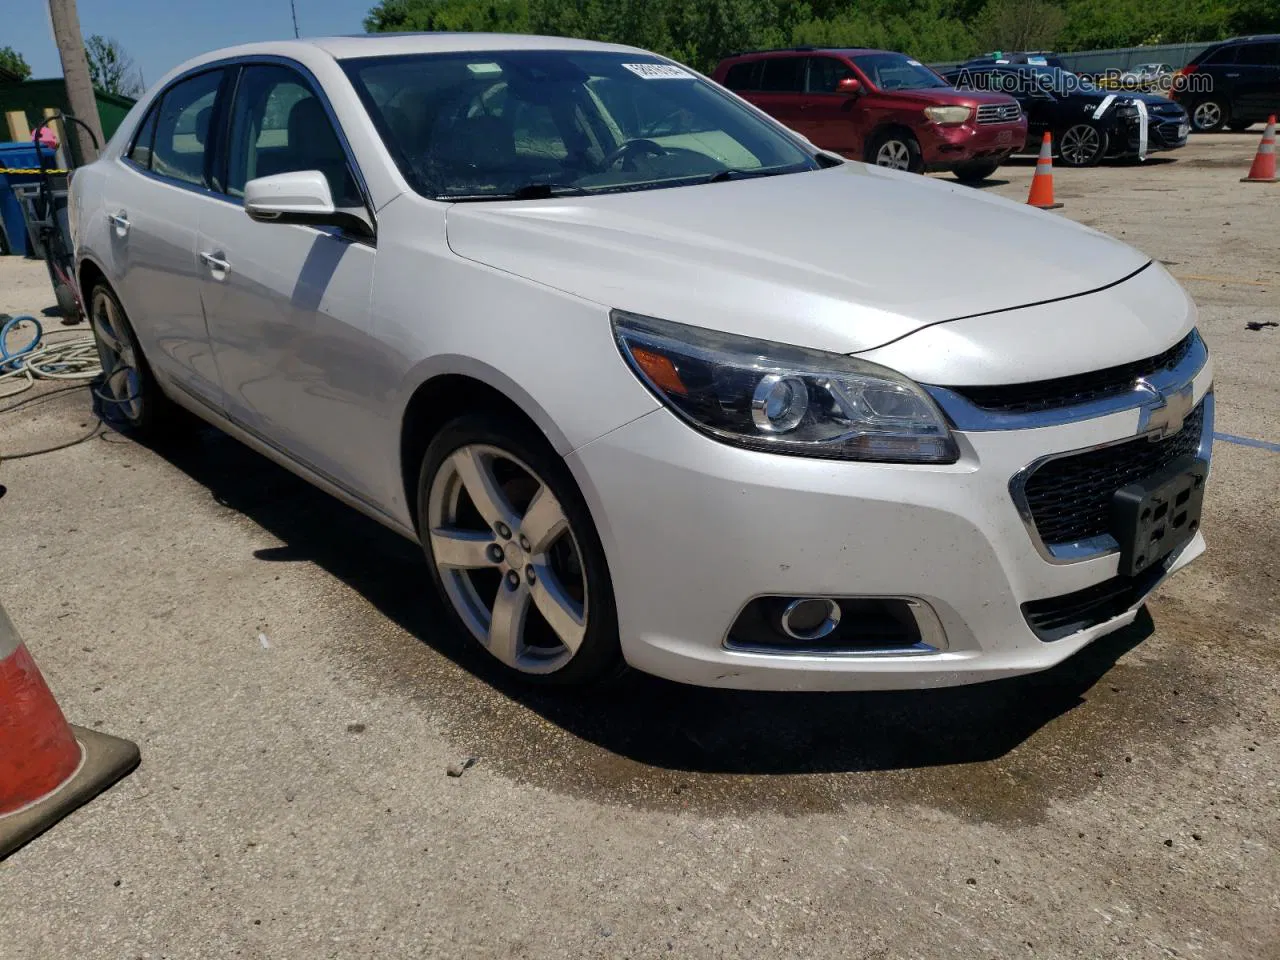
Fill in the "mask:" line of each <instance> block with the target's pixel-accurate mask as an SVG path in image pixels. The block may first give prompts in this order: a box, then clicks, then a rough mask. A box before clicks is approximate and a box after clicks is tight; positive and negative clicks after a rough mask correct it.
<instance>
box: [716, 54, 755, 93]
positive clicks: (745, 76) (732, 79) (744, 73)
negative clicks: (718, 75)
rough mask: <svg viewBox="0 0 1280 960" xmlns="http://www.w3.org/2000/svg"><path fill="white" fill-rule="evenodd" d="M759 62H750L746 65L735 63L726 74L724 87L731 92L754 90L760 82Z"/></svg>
mask: <svg viewBox="0 0 1280 960" xmlns="http://www.w3.org/2000/svg"><path fill="white" fill-rule="evenodd" d="M759 66H760V61H759V60H750V61H747V62H746V63H735V64H734V65H733V66H732V67H730V68H729V72H728V73H727V74H725V77H724V85H725V86H726V87H728V88H729V89H730V90H754V89H756V84H757V83H758V82H759V77H760V71H759V70H758V69H757V68H758V67H759Z"/></svg>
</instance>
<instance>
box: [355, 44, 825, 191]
mask: <svg viewBox="0 0 1280 960" xmlns="http://www.w3.org/2000/svg"><path fill="white" fill-rule="evenodd" d="M342 66H343V68H344V70H345V71H346V73H347V75H348V76H349V77H350V78H351V81H352V83H353V84H354V85H355V88H356V91H357V92H358V93H359V94H360V97H361V99H362V100H363V101H364V104H365V107H366V108H367V109H368V111H369V113H370V115H371V116H372V117H373V120H374V123H375V124H376V126H377V127H378V130H379V132H380V133H381V135H382V138H383V140H384V141H385V142H386V144H387V147H388V148H389V149H390V151H391V154H392V156H394V157H395V159H396V162H397V164H399V166H400V169H401V171H402V172H403V173H404V175H405V178H406V179H407V180H408V181H409V183H410V185H411V186H412V187H413V188H414V189H415V190H416V191H418V192H419V193H422V194H424V195H426V196H429V197H434V198H437V199H441V200H490V199H531V198H536V197H547V196H553V195H557V194H561V193H598V192H599V193H602V192H613V191H619V190H638V189H649V188H655V187H668V186H680V185H684V184H689V183H697V182H706V181H708V180H711V179H712V178H716V179H729V178H731V177H735V176H764V175H772V174H780V173H794V172H800V171H804V170H815V169H818V167H819V164H818V163H817V162H816V161H815V160H814V158H813V157H812V156H811V155H810V153H808V152H806V151H805V150H804V149H803V148H802V146H801V144H800V142H799V141H797V140H793V139H791V138H790V137H788V136H787V135H786V134H785V133H784V132H783V131H781V130H779V129H778V128H776V127H774V126H773V125H772V124H770V123H769V122H767V121H766V120H763V119H761V118H760V117H758V116H756V115H755V114H754V113H753V112H752V111H751V110H750V109H749V108H747V107H746V106H745V105H743V104H741V103H739V102H738V101H737V100H736V99H735V98H734V97H733V96H732V95H731V94H728V93H726V92H725V91H723V90H721V89H720V88H719V87H717V86H716V85H714V84H711V83H708V82H706V81H705V80H702V79H701V78H699V77H697V76H695V75H694V74H692V73H690V72H688V71H687V70H685V69H684V68H682V67H678V66H676V65H674V64H672V63H669V62H668V61H665V60H662V59H660V58H658V57H655V56H653V55H651V54H637V53H612V52H563V51H555V50H518V51H514V50H513V51H480V52H468V53H458V54H420V55H413V56H405V57H370V58H366V59H359V60H346V61H343V64H342Z"/></svg>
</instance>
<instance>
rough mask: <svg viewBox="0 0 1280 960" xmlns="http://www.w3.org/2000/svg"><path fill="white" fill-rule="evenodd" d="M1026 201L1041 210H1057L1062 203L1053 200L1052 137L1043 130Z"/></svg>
mask: <svg viewBox="0 0 1280 960" xmlns="http://www.w3.org/2000/svg"><path fill="white" fill-rule="evenodd" d="M1027 203H1029V204H1030V205H1031V206H1033V207H1039V208H1040V209H1041V210H1057V209H1058V208H1059V207H1060V206H1062V204H1060V203H1054V202H1053V137H1051V136H1049V131H1048V130H1046V131H1045V132H1044V139H1043V140H1041V141H1040V158H1039V159H1038V160H1036V173H1035V176H1034V177H1032V178H1031V192H1030V193H1028V194H1027Z"/></svg>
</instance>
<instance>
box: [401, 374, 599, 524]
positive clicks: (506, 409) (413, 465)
mask: <svg viewBox="0 0 1280 960" xmlns="http://www.w3.org/2000/svg"><path fill="white" fill-rule="evenodd" d="M406 383H407V384H412V386H410V387H407V388H406V390H405V400H404V403H403V404H402V405H401V410H402V411H403V412H402V414H401V416H400V437H399V452H400V482H401V488H402V492H403V495H404V498H405V500H404V502H405V507H406V509H407V510H408V513H409V517H410V521H411V523H412V525H413V528H414V529H415V530H416V529H417V524H418V471H419V470H420V469H421V468H422V458H423V455H424V454H425V453H426V450H427V446H428V445H429V444H430V443H431V440H432V438H434V437H435V435H436V434H437V433H439V432H440V429H441V427H443V426H444V425H445V424H446V423H448V422H449V421H450V420H452V419H453V418H454V417H457V416H459V415H461V414H464V413H474V412H477V411H489V412H492V413H496V414H499V415H502V416H510V417H513V418H515V419H517V420H519V421H521V422H523V423H524V424H525V425H527V426H528V427H530V428H531V429H533V430H536V431H537V432H538V433H539V434H540V435H541V436H543V437H544V438H545V439H546V440H547V442H548V443H550V444H551V446H552V448H553V449H554V450H555V451H556V453H557V454H559V455H560V456H564V455H566V454H567V453H569V452H570V451H571V450H572V449H573V446H572V444H571V443H570V442H569V439H568V438H567V437H566V436H565V435H564V433H563V432H562V431H561V430H560V428H559V427H557V426H556V424H555V421H554V420H553V419H552V418H551V417H550V416H549V415H548V414H547V412H546V411H545V410H544V409H543V408H542V406H541V405H540V404H539V403H537V402H536V401H535V400H534V399H533V397H532V396H530V395H529V393H528V392H527V391H526V390H524V389H523V388H522V387H520V386H519V384H517V383H516V382H515V381H514V380H512V379H511V378H510V377H508V376H507V375H505V374H504V373H502V371H500V370H497V369H496V368H494V367H491V366H489V365H488V364H485V363H482V362H480V361H478V360H475V359H474V358H471V357H463V356H441V357H435V358H433V359H432V360H431V361H429V362H428V363H427V364H424V365H423V366H421V367H419V368H417V369H416V370H415V371H414V375H413V376H410V377H409V378H407V379H406Z"/></svg>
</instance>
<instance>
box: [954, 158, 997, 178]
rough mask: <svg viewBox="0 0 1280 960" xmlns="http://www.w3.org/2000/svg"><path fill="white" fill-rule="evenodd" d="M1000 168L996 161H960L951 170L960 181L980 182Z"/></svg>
mask: <svg viewBox="0 0 1280 960" xmlns="http://www.w3.org/2000/svg"><path fill="white" fill-rule="evenodd" d="M999 168H1000V164H998V163H991V162H985V163H978V162H974V163H962V164H960V166H958V167H956V168H955V169H954V170H952V171H951V172H952V173H954V174H955V176H956V179H957V180H959V181H960V182H961V183H981V182H982V181H983V180H986V179H987V178H988V177H989V176H991V175H992V174H993V173H995V172H996V170H998V169H999Z"/></svg>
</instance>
